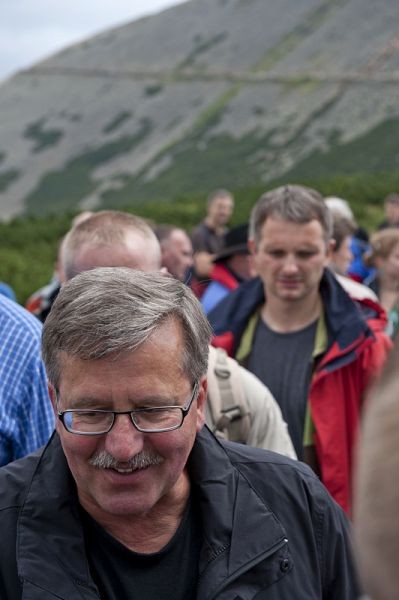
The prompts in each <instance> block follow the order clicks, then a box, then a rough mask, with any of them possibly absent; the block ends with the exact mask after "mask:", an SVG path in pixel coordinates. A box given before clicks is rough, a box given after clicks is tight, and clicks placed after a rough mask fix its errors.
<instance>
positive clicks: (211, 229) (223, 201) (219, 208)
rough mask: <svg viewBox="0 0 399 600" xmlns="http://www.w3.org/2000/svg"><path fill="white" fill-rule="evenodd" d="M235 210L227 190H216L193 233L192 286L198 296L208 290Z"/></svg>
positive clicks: (210, 195) (208, 200) (232, 199)
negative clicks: (214, 263) (211, 274)
mask: <svg viewBox="0 0 399 600" xmlns="http://www.w3.org/2000/svg"><path fill="white" fill-rule="evenodd" d="M233 209H234V198H233V196H232V195H231V193H230V192H229V191H227V190H223V189H220V190H215V191H214V192H212V193H211V194H209V196H208V199H207V214H206V217H205V219H204V220H203V221H201V223H199V225H197V226H196V227H194V229H193V231H192V233H191V241H192V244H193V250H194V277H193V281H192V282H191V286H192V288H193V289H194V291H195V293H196V294H197V295H198V296H201V294H202V293H203V291H204V290H205V288H206V283H207V282H206V280H207V278H208V276H209V273H210V271H211V269H212V260H213V258H214V257H215V254H216V253H217V252H219V251H220V250H221V248H222V245H223V235H224V234H225V233H226V231H227V224H228V222H229V221H230V218H231V215H232V214H233Z"/></svg>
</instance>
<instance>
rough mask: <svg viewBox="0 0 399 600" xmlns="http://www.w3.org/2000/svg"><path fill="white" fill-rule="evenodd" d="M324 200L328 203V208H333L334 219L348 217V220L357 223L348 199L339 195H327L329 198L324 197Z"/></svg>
mask: <svg viewBox="0 0 399 600" xmlns="http://www.w3.org/2000/svg"><path fill="white" fill-rule="evenodd" d="M324 202H325V203H326V204H327V207H328V209H329V210H331V212H332V214H333V217H334V219H346V220H347V221H352V222H353V224H355V223H356V220H355V215H354V214H353V211H352V209H351V207H350V206H349V202H348V201H347V200H344V199H343V198H338V197H337V196H327V198H324Z"/></svg>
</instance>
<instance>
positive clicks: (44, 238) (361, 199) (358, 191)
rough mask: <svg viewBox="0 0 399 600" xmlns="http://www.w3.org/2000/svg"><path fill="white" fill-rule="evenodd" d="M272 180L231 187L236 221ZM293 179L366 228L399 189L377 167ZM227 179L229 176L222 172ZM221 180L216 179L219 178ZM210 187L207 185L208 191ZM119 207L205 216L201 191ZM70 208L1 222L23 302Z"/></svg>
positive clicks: (1, 242) (8, 265)
mask: <svg viewBox="0 0 399 600" xmlns="http://www.w3.org/2000/svg"><path fill="white" fill-rule="evenodd" d="M287 181H288V180H287V179H284V180H279V181H277V180H276V181H273V182H271V183H269V184H267V185H260V184H257V185H252V186H248V185H246V186H241V187H236V188H233V187H230V189H232V191H233V192H234V195H235V198H236V208H235V211H234V219H233V222H234V223H240V222H243V221H245V220H247V219H248V217H249V214H250V210H251V207H252V206H253V204H254V203H255V202H256V200H257V199H258V198H259V196H260V195H261V194H262V193H263V192H265V191H266V190H267V189H271V188H272V187H274V186H276V185H281V184H283V183H286V182H287ZM290 181H291V182H293V183H294V182H295V183H303V184H305V185H310V186H313V187H315V188H316V189H318V190H320V191H321V192H322V193H323V194H324V195H337V196H341V197H342V198H346V199H347V200H348V201H349V202H350V204H351V206H352V208H353V210H354V212H355V215H356V217H357V219H358V221H359V223H360V224H361V225H363V226H364V227H366V228H367V229H369V230H370V231H371V230H372V229H374V228H375V226H376V224H377V223H378V222H379V221H380V220H381V219H382V202H383V199H384V197H385V196H386V195H387V194H388V193H389V192H391V191H394V190H395V191H397V190H399V172H398V171H390V172H382V171H381V172H376V173H364V172H363V173H362V172H359V173H357V174H354V175H353V174H352V175H345V174H343V175H336V176H333V177H328V178H326V177H324V178H320V177H319V178H318V177H307V178H306V177H303V178H300V177H298V178H295V179H293V178H290ZM225 182H226V185H228V178H227V177H226V180H225ZM218 184H219V185H220V179H219V180H218ZM209 189H210V188H208V190H207V191H209ZM119 208H120V209H121V210H126V211H129V212H134V213H135V214H137V215H141V216H143V217H145V218H148V219H150V220H151V221H153V222H155V223H174V224H176V225H178V226H180V227H183V228H184V229H186V230H187V231H188V232H189V231H190V230H191V229H192V227H193V226H194V225H195V224H196V223H198V222H199V221H200V220H201V219H202V218H203V216H204V210H205V199H204V194H200V193H198V192H196V193H195V194H188V193H187V194H186V195H184V196H183V195H181V196H179V197H176V194H173V193H172V192H169V193H168V194H166V193H165V195H164V198H163V201H146V202H144V201H140V202H136V203H129V204H127V203H125V204H121V205H120V207H119ZM72 217H73V214H72V213H66V214H60V212H59V211H57V214H56V215H50V216H47V217H43V218H39V217H25V218H18V219H14V220H13V221H11V222H9V223H0V256H1V261H0V280H1V281H6V282H7V283H9V284H10V285H11V286H12V287H13V288H14V290H15V291H16V293H17V297H18V300H19V301H20V302H21V303H24V302H25V301H26V299H27V298H28V296H29V295H30V294H31V293H32V292H34V291H35V290H36V289H37V288H39V287H41V286H43V285H45V284H46V283H48V281H49V280H50V278H51V275H52V272H53V269H54V263H55V260H56V256H57V248H58V244H59V241H60V239H61V237H62V236H63V235H64V233H66V231H67V230H68V229H69V227H70V223H71V219H72Z"/></svg>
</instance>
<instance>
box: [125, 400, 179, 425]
mask: <svg viewBox="0 0 399 600" xmlns="http://www.w3.org/2000/svg"><path fill="white" fill-rule="evenodd" d="M133 422H134V423H135V425H137V427H139V429H141V430H142V431H154V430H168V429H176V428H177V427H180V425H181V423H182V411H181V408H179V407H178V406H176V407H170V408H151V409H148V410H140V411H137V412H135V413H133Z"/></svg>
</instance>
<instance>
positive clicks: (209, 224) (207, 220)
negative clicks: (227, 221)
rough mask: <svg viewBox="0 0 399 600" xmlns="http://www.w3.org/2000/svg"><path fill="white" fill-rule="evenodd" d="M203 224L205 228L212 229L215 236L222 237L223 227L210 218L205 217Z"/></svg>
mask: <svg viewBox="0 0 399 600" xmlns="http://www.w3.org/2000/svg"><path fill="white" fill-rule="evenodd" d="M204 223H205V225H206V226H207V227H209V228H210V229H212V230H213V231H214V232H215V233H216V234H217V235H222V234H223V233H224V232H225V229H226V228H225V227H224V225H218V224H217V223H215V222H214V221H213V219H211V217H205V219H204Z"/></svg>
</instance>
